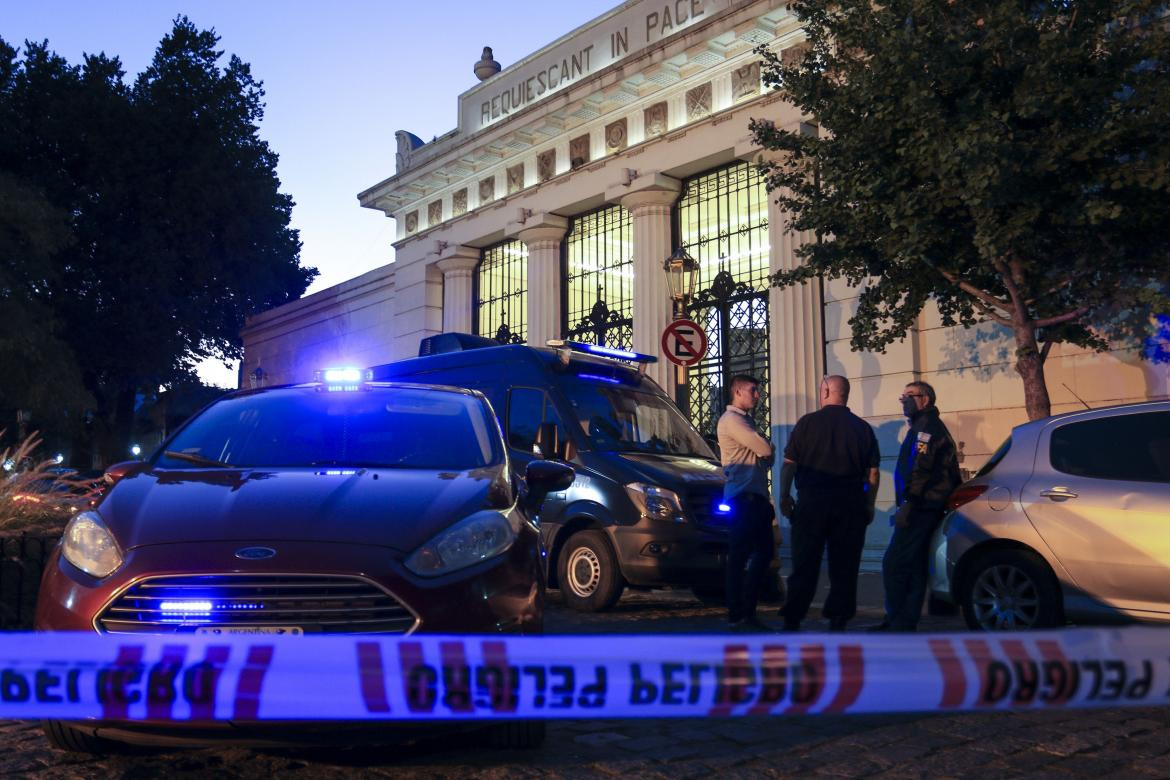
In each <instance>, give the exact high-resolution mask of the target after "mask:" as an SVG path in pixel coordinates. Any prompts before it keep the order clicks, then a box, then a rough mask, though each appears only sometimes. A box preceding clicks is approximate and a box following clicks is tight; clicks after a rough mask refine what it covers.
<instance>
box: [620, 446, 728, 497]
mask: <svg viewBox="0 0 1170 780" xmlns="http://www.w3.org/2000/svg"><path fill="white" fill-rule="evenodd" d="M620 458H621V461H622V463H623V465H624V466H625V467H626V469H627V470H628V471H629V472H631V476H632V479H633V480H637V481H640V482H647V483H649V484H652V485H662V486H663V487H669V488H671V489H677V488H688V487H690V486H700V485H719V486H722V485H723V481H724V480H723V467H722V466H720V465H719V464H718V463H717V462H715V461H713V460H710V459H709V458H703V457H698V456H692V455H658V454H654V453H645V452H623V453H621V455H620Z"/></svg>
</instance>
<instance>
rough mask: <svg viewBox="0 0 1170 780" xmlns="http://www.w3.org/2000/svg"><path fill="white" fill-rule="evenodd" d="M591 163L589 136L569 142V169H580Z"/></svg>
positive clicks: (579, 137) (580, 136) (582, 136)
mask: <svg viewBox="0 0 1170 780" xmlns="http://www.w3.org/2000/svg"><path fill="white" fill-rule="evenodd" d="M587 162H589V136H588V134H586V135H579V136H577V137H576V138H574V139H573V140H571V141H569V167H570V168H580V167H581V166H582V165H585V164H586V163H587Z"/></svg>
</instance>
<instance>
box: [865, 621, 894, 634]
mask: <svg viewBox="0 0 1170 780" xmlns="http://www.w3.org/2000/svg"><path fill="white" fill-rule="evenodd" d="M865 630H866V631H868V632H869V633H871V634H876V633H881V632H885V631H892V630H893V629H892V628H890V623H889V621H888V620H883V621H882V622H880V623H878V624H877V625H874V626H870V627H869V628H867V629H865Z"/></svg>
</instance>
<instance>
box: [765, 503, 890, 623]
mask: <svg viewBox="0 0 1170 780" xmlns="http://www.w3.org/2000/svg"><path fill="white" fill-rule="evenodd" d="M799 499H800V500H799V501H798V502H797V504H796V513H795V515H794V516H793V518H792V574H791V575H789V577H788V600H787V601H786V602H785V603H784V608H783V609H781V610H780V614H781V615H782V616H783V617H784V623H785V625H789V626H794V625H799V623H800V622H801V621H802V620H804V618H805V616H807V615H808V608H809V605H810V604H811V603H812V600H813V596H814V595H816V590H817V579H818V578H819V577H820V573H821V559H822V558H823V557H824V555H825V549H826V547H827V548H828V552H829V556H828V557H829V597H828V598H827V599H826V600H825V607H824V609H823V610H822V614H823V615H824V616H825V617H826V618H829V619H830V620H834V619H836V620H849V619H850V618H852V617H853V616H854V615H855V614H856V613H857V572H858V569H859V568H860V567H861V551H862V548H863V547H865V528H866V525H867V524H868V520H869V512H868V509H867V507H866V503H865V494H864V493H862V492H861V491H857V492H856V494H853V495H851V494H850V492H849V491H840V490H826V489H820V490H812V489H808V488H806V489H805V490H803V491H801V493H800V495H799Z"/></svg>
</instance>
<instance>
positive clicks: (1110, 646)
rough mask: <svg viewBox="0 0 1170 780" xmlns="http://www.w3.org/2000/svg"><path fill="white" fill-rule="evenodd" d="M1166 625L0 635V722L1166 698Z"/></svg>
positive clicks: (560, 714)
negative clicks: (732, 633) (1000, 629)
mask: <svg viewBox="0 0 1170 780" xmlns="http://www.w3.org/2000/svg"><path fill="white" fill-rule="evenodd" d="M1168 637H1170V634H1168V633H1167V632H1166V631H1165V630H1162V629H1158V628H1124V629H1107V630H1086V629H1077V630H1068V631H1059V632H1056V631H1052V632H1030V633H1005V634H934V635H929V634H921V635H920V634H902V635H897V634H885V635H864V636H860V635H848V634H844V635H841V634H825V635H751V636H744V637H742V638H740V637H738V636H736V637H728V636H711V635H706V636H696V635H634V636H630V635H622V636H614V635H609V636H564V635H561V636H543V637H495V636H429V635H419V636H411V637H369V636H352V635H351V636H281V637H275V636H267V635H264V636H254V635H251V636H241V635H202V634H199V635H156V636H137V635H135V636H132V637H131V636H127V635H121V636H111V635H97V634H64V633H55V634H35V633H11V634H3V635H0V717H5V718H55V719H66V720H70V719H84V718H97V719H101V720H109V721H145V722H151V723H157V722H168V721H173V722H204V721H216V720H231V721H253V720H271V719H279V720H330V719H344V720H365V719H386V720H426V719H460V718H624V717H656V718H659V717H672V716H680V717H695V716H735V715H792V714H803V713H875V712H912V711H957V710H996V709H1030V708H1054V707H1105V706H1109V707H1114V706H1149V705H1157V704H1165V703H1170V647H1168V643H1167V638H1168Z"/></svg>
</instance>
